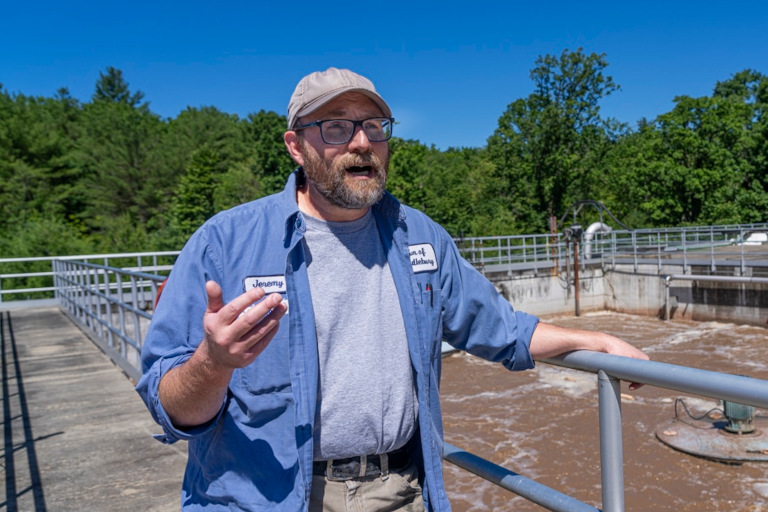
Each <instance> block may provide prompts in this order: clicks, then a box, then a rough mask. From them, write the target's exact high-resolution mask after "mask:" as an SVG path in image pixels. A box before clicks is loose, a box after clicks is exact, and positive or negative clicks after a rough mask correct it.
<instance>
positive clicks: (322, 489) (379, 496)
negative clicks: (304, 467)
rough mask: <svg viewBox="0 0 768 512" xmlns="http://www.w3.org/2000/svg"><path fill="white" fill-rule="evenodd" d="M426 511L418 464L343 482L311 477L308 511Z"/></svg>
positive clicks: (320, 476) (319, 476) (317, 476)
mask: <svg viewBox="0 0 768 512" xmlns="http://www.w3.org/2000/svg"><path fill="white" fill-rule="evenodd" d="M395 511H402V512H424V500H423V498H422V496H421V486H420V485H419V478H418V470H417V469H416V465H415V464H411V465H410V466H408V467H406V468H404V469H402V470H400V471H392V472H390V473H389V474H387V475H384V476H375V477H366V478H353V479H350V480H344V481H343V482H336V481H330V480H328V479H327V478H326V477H325V476H322V475H314V476H313V477H312V492H311V495H310V498H309V512H395Z"/></svg>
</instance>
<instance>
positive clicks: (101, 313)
mask: <svg viewBox="0 0 768 512" xmlns="http://www.w3.org/2000/svg"><path fill="white" fill-rule="evenodd" d="M53 273H54V287H55V289H56V298H57V299H58V300H59V302H60V306H61V309H62V310H63V311H64V312H65V313H66V314H67V316H69V318H70V319H71V320H72V321H73V322H74V323H75V325H77V326H78V327H80V329H81V330H82V331H83V332H84V333H85V334H86V335H87V336H88V337H89V338H91V340H93V341H94V343H96V344H97V345H98V346H99V347H100V348H101V349H102V350H104V352H105V353H106V354H107V355H108V356H109V357H110V358H111V359H112V360H113V361H114V362H115V364H117V365H118V366H119V367H120V368H121V369H122V370H123V371H124V372H125V373H126V375H128V377H129V378H131V379H133V380H134V381H135V382H138V380H139V379H140V378H141V357H140V355H141V347H142V344H143V339H144V331H145V329H146V327H147V325H148V324H149V320H150V319H151V318H152V315H151V314H150V313H149V311H151V310H152V309H153V307H154V303H155V300H156V297H157V291H158V285H159V284H160V283H161V282H162V281H163V280H164V279H165V278H164V277H163V276H161V275H157V274H148V273H146V272H135V271H130V270H123V269H120V268H115V267H108V266H104V265H96V264H93V263H85V262H81V261H73V260H56V261H54V262H53Z"/></svg>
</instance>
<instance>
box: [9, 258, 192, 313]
mask: <svg viewBox="0 0 768 512" xmlns="http://www.w3.org/2000/svg"><path fill="white" fill-rule="evenodd" d="M178 255H179V251H155V252H125V253H108V254H80V255H68V256H36V257H24V258H0V304H2V303H3V302H4V297H7V296H11V297H12V298H13V297H18V296H25V295H26V296H27V299H26V300H27V301H31V300H30V299H32V300H34V299H35V298H43V299H52V298H54V297H55V290H56V287H55V285H54V284H53V276H54V272H53V270H52V266H53V262H54V261H57V260H61V261H70V260H74V261H83V262H86V263H88V262H92V261H98V262H100V263H101V264H103V265H104V266H112V267H118V268H120V269H122V270H135V271H139V272H141V271H152V272H163V273H166V274H167V273H168V272H170V270H171V268H173V262H174V261H175V258H176V256H178ZM115 261H118V262H120V263H119V264H112V265H110V263H114V262H115ZM41 262H49V263H50V265H51V266H49V267H48V268H46V269H45V270H42V269H40V268H39V265H37V264H39V263H41ZM30 283H32V284H30Z"/></svg>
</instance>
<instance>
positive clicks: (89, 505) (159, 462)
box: [0, 308, 186, 512]
mask: <svg viewBox="0 0 768 512" xmlns="http://www.w3.org/2000/svg"><path fill="white" fill-rule="evenodd" d="M0 327H1V329H0V334H1V338H0V345H1V346H0V365H1V366H2V368H1V370H2V372H1V378H2V397H1V398H2V407H3V414H2V432H3V440H4V445H3V450H2V456H0V464H2V468H0V470H2V472H3V474H4V476H5V486H4V487H3V490H2V491H0V510H7V511H9V512H11V511H16V510H25V511H27V510H28V511H35V512H45V511H52V512H53V511H55V512H59V511H70V510H71V511H83V510H93V511H101V510H104V511H106V510H109V511H115V512H119V511H136V510H142V511H173V510H179V492H180V489H181V480H182V476H183V472H184V465H185V462H186V445H185V444H184V443H177V444H176V445H173V446H167V445H163V444H161V443H159V442H157V441H155V440H154V439H153V438H152V434H153V433H157V432H159V431H160V428H159V427H157V426H156V425H155V424H154V422H153V421H152V419H151V417H150V416H149V413H148V412H147V410H146V408H145V407H144V404H143V403H142V402H141V400H140V399H139V397H138V395H137V394H136V392H135V391H134V390H133V384H132V383H131V382H130V381H129V380H128V378H126V376H125V374H124V373H122V372H121V371H120V369H119V368H117V367H116V366H115V365H114V364H112V362H110V361H109V359H107V357H106V356H105V355H104V354H103V353H102V352H100V351H99V350H98V348H97V347H96V346H95V345H94V344H93V343H92V342H91V341H90V340H89V339H88V338H87V337H86V336H84V335H83V334H82V333H81V332H80V331H79V330H78V329H77V327H75V326H74V325H72V323H70V321H69V320H68V319H67V317H66V316H65V315H64V314H63V313H61V312H60V311H59V310H58V308H44V309H31V310H17V311H13V312H10V311H2V312H0Z"/></svg>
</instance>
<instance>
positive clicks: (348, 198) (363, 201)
mask: <svg viewBox="0 0 768 512" xmlns="http://www.w3.org/2000/svg"><path fill="white" fill-rule="evenodd" d="M302 153H303V156H304V166H303V169H304V173H305V175H306V177H307V181H308V184H309V186H311V187H314V188H315V190H317V192H318V193H319V194H320V195H321V196H322V197H323V199H325V200H326V201H327V202H328V203H329V204H331V205H333V206H336V207H339V208H344V209H347V210H361V209H364V208H368V207H370V206H373V205H374V204H376V203H377V202H378V201H379V199H381V197H382V196H383V195H384V191H385V190H386V185H387V168H388V166H389V158H387V159H386V160H382V159H381V158H379V157H378V156H376V155H373V154H370V153H369V154H367V155H365V156H362V155H357V154H348V155H344V156H343V157H342V158H340V159H339V160H336V161H335V162H333V163H329V162H326V161H324V160H323V159H322V158H320V157H319V156H317V155H316V154H314V153H312V152H310V151H306V150H305V151H303V152H302ZM354 166H369V167H371V169H372V171H373V177H372V178H371V179H369V180H365V181H364V182H360V183H358V182H355V181H354V180H349V181H348V180H347V169H348V168H350V167H354Z"/></svg>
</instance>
